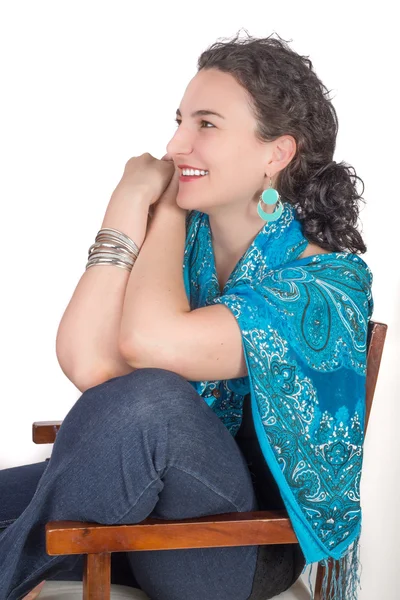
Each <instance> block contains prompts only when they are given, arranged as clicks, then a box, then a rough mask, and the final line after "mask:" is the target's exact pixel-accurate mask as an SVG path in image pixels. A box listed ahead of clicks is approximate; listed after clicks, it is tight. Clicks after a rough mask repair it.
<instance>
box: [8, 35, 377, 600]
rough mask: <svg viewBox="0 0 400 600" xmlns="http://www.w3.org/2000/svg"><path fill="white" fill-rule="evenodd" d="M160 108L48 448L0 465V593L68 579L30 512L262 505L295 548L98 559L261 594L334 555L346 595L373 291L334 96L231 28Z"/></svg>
mask: <svg viewBox="0 0 400 600" xmlns="http://www.w3.org/2000/svg"><path fill="white" fill-rule="evenodd" d="M203 117H207V120H204V118H203ZM177 122H178V128H177V131H176V133H175V135H174V136H173V138H172V139H171V140H170V142H169V143H168V146H167V155H166V156H165V157H163V159H162V160H161V161H159V160H156V159H154V158H153V157H152V156H151V155H150V154H148V153H145V154H143V155H141V156H140V157H134V158H132V159H130V160H129V161H128V162H127V164H126V167H125V171H124V175H123V177H122V179H121V181H120V182H119V184H118V186H117V187H116V189H115V191H114V193H113V195H112V197H111V200H110V203H109V205H108V207H107V212H106V215H105V218H104V220H103V224H102V230H101V231H100V232H99V234H98V236H97V237H96V243H95V244H94V245H92V246H91V247H90V249H89V260H88V263H87V265H86V272H85V274H84V275H83V276H82V278H81V280H80V281H79V284H78V286H77V288H76V290H75V292H74V295H73V297H72V299H71V301H70V304H69V305H68V307H67V310H66V311H65V314H64V316H63V319H62V321H61V323H60V327H59V332H58V335H57V357H58V360H59V362H60V365H61V367H62V369H63V371H64V372H65V374H66V375H67V376H68V377H69V378H70V379H71V381H73V382H74V383H75V385H76V386H77V387H78V388H79V389H80V390H81V391H82V392H83V393H82V396H81V397H80V398H79V399H78V401H77V402H76V404H75V405H74V406H73V407H72V409H71V410H70V412H69V413H68V414H67V416H66V418H65V419H64V421H63V424H62V427H61V428H60V430H59V433H58V435H57V439H56V441H55V444H54V447H53V452H52V455H51V458H50V460H49V461H48V462H47V461H45V462H43V463H38V464H35V465H25V466H23V467H15V468H12V469H6V470H4V471H2V472H0V489H1V493H2V496H3V498H5V501H4V500H3V508H2V509H0V510H1V511H2V512H0V522H1V521H2V522H3V525H5V526H7V525H8V526H7V527H5V530H4V532H3V534H2V535H1V536H0V563H1V565H2V568H1V572H0V590H1V591H0V600H5V599H7V600H18V598H21V597H23V595H24V594H26V593H27V592H28V591H29V590H31V589H32V588H33V587H34V586H35V585H37V584H38V583H39V582H40V581H42V580H43V579H56V578H57V579H67V578H68V577H72V578H76V579H81V578H82V562H81V560H82V557H76V556H68V557H50V556H48V555H47V554H46V552H45V548H44V524H45V523H46V522H47V521H50V520H60V519H66V520H79V521H93V522H98V523H109V524H117V523H118V524H126V523H137V522H140V521H141V520H143V519H145V518H146V517H148V516H154V517H157V518H164V519H179V518H186V517H195V516H203V515H209V514H217V513H225V512H234V511H239V512H240V511H252V510H258V509H265V508H277V507H285V508H286V509H287V510H288V512H289V516H290V517H291V519H292V523H293V526H294V528H295V531H296V535H297V536H298V539H299V542H300V548H299V547H298V546H296V545H293V546H291V545H288V546H242V547H236V548H206V549H191V550H176V551H155V552H131V553H126V554H125V555H120V556H117V555H113V575H112V581H114V582H119V583H128V584H129V583H130V584H131V585H133V586H136V587H140V588H142V589H143V590H144V591H145V592H146V593H147V594H148V595H149V596H150V598H152V599H153V600H154V599H161V598H162V599H163V600H167V599H168V598H174V599H175V598H185V599H187V598H191V599H195V598H202V600H206V599H208V598H210V599H211V598H213V599H214V598H216V597H217V598H221V599H222V598H229V599H230V600H232V599H236V598H237V599H238V600H245V599H247V598H252V599H255V598H264V599H266V598H271V597H273V596H274V595H277V594H279V593H280V592H281V591H283V590H284V589H287V588H288V587H290V585H291V584H292V583H293V582H294V581H295V580H296V578H297V577H298V576H299V573H300V571H301V569H302V567H303V565H304V564H305V562H307V564H308V563H310V562H314V561H317V560H321V561H324V560H326V559H327V558H328V557H333V558H335V559H337V560H338V561H339V567H340V568H341V569H343V571H346V572H347V575H346V577H347V576H348V580H349V586H350V587H351V588H352V590H353V592H354V590H355V581H356V579H357V577H356V576H357V569H356V563H357V547H358V546H357V542H358V537H359V532H360V520H361V512H360V506H359V479H360V476H361V462H362V441H363V431H362V419H363V415H364V413H363V410H364V407H363V391H364V390H365V366H366V365H365V361H366V335H367V324H368V320H369V319H370V317H371V314H372V298H371V293H370V286H371V274H370V271H369V269H368V267H367V266H366V264H365V263H364V262H363V261H362V260H361V259H360V258H359V257H358V256H357V253H363V252H365V251H366V247H365V244H364V242H363V240H362V237H361V235H360V233H359V232H358V231H357V229H356V224H357V218H358V210H359V208H358V203H359V201H360V200H361V196H360V195H358V193H357V190H356V187H355V179H358V178H357V176H355V175H352V174H351V167H347V166H345V165H344V164H342V163H340V164H337V163H335V162H334V161H333V153H334V149H335V143H336V135H337V127H338V124H337V118H336V113H335V110H334V108H333V106H332V104H331V102H330V100H329V99H328V97H327V91H326V88H325V86H323V84H322V83H321V81H320V80H319V79H318V77H317V75H316V74H315V72H314V71H313V68H312V63H311V61H309V60H308V58H306V57H302V56H299V55H298V54H296V53H295V52H294V51H293V50H291V49H290V48H289V46H288V45H287V44H286V43H285V42H283V41H282V40H281V39H279V40H277V39H273V38H272V37H269V38H266V39H254V38H251V37H249V39H247V40H239V39H238V37H236V38H234V39H233V40H231V41H227V42H218V43H216V44H214V45H212V46H211V47H210V48H209V49H208V50H206V51H205V52H203V54H202V55H201V56H200V58H199V61H198V72H197V74H196V75H195V77H194V78H193V79H192V80H191V81H190V83H189V85H188V87H187V89H186V91H185V94H184V96H183V99H182V101H181V105H180V108H179V109H178V111H177ZM192 168H194V169H195V170H191V169H192ZM187 169H189V170H187ZM148 216H150V217H151V220H150V221H149V220H148ZM144 242H145V243H144ZM182 264H183V272H182ZM116 266H117V267H120V268H115V267H116ZM133 266H134V268H133ZM93 267H96V268H93ZM127 271H128V272H129V275H128V274H127ZM224 305H225V306H224ZM227 308H228V309H229V310H226V309H227ZM243 415H245V416H244V418H243ZM21 482H23V486H24V487H22V483H21ZM18 490H19V492H20V495H19V499H18V507H17V508H15V505H14V506H13V503H14V502H15V500H14V494H15V493H17V491H18ZM349 561H353V562H352V563H351V564H350V562H349ZM124 565H125V571H124V569H123V567H124ZM123 571H124V572H123ZM349 575H352V577H350V576H349ZM325 583H326V582H325ZM325 592H328V590H327V589H326V585H325ZM337 594H338V595H337V596H335V598H336V597H337V598H342V596H341V595H340V593H339V592H337ZM344 597H345V596H344V595H343V598H344Z"/></svg>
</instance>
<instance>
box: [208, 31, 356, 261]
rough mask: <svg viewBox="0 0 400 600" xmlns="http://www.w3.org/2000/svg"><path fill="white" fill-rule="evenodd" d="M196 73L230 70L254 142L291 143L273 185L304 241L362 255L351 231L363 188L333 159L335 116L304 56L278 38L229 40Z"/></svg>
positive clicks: (217, 45) (210, 50) (211, 51)
mask: <svg viewBox="0 0 400 600" xmlns="http://www.w3.org/2000/svg"><path fill="white" fill-rule="evenodd" d="M246 33H247V32H246ZM278 37H279V36H278ZM197 68H198V71H200V70H201V69H219V70H220V71H223V72H226V73H230V74H231V75H232V76H233V77H235V79H236V80H237V81H238V83H240V85H242V86H243V87H244V88H245V89H246V90H247V92H248V94H249V98H250V103H251V107H252V109H253V112H254V116H255V119H256V121H257V129H256V136H257V137H258V139H259V140H260V141H262V142H270V141H274V140H276V139H277V138H278V137H280V136H282V135H292V136H293V137H294V139H295V140H296V154H295V155H294V157H293V158H292V160H291V161H290V163H289V164H288V165H287V166H286V167H285V168H284V169H283V170H282V171H280V172H279V174H278V176H277V181H276V184H275V187H276V189H277V190H278V192H279V194H280V195H281V197H282V199H283V200H285V201H287V202H290V203H291V204H292V205H293V206H294V207H295V208H296V212H297V215H298V219H299V220H300V221H301V223H302V226H303V233H304V235H305V237H306V238H307V239H308V240H309V241H310V242H313V243H316V244H318V245H319V246H321V247H322V248H325V249H326V250H330V251H332V252H343V251H349V252H353V253H357V252H359V253H364V252H366V250H367V248H366V245H365V243H364V241H363V239H362V237H361V234H360V233H359V231H358V230H357V221H358V215H359V202H360V201H364V200H363V198H362V197H361V194H362V193H363V192H364V183H363V181H362V179H361V178H360V177H358V175H356V173H355V170H354V168H353V167H351V166H350V165H346V164H345V163H344V162H343V161H342V162H340V163H336V162H335V161H333V153H334V150H335V146H336V136H337V132H338V119H337V114H336V111H335V109H334V107H333V105H332V103H331V100H330V99H329V98H328V94H329V92H328V90H327V88H326V87H325V86H324V84H323V83H322V82H321V81H320V79H319V78H318V77H317V75H316V73H315V71H314V70H313V65H312V62H311V61H310V60H309V58H308V57H306V56H300V55H299V54H297V53H296V52H294V51H293V50H292V49H291V48H290V47H289V46H288V45H287V43H286V42H285V41H283V40H282V39H281V38H279V40H277V39H273V38H272V37H271V36H270V37H267V38H253V37H252V36H248V38H247V39H239V36H238V35H236V36H235V37H234V38H233V39H232V40H228V41H226V42H216V43H214V44H212V45H211V46H210V47H209V48H208V49H207V50H205V51H204V52H203V53H202V54H201V55H200V57H199V59H198V63H197ZM352 171H353V172H352ZM357 180H359V181H361V183H362V192H361V194H358V192H357V188H356V183H357Z"/></svg>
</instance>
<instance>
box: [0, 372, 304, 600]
mask: <svg viewBox="0 0 400 600" xmlns="http://www.w3.org/2000/svg"><path fill="white" fill-rule="evenodd" d="M253 510H260V507H259V503H258V501H257V498H256V495H255V492H254V488H253V484H252V478H251V475H250V472H249V469H248V465H247V463H246V460H245V458H244V455H243V453H242V451H241V450H240V447H239V446H238V444H237V443H236V441H235V438H233V437H232V435H231V434H230V433H229V431H228V429H227V428H226V427H225V426H224V424H223V423H222V421H221V420H220V419H219V418H218V417H217V415H216V414H215V413H214V412H213V411H212V409H211V408H210V407H209V406H208V405H207V404H206V402H205V401H204V400H203V399H202V398H201V397H200V396H199V395H198V394H197V392H196V391H195V389H194V388H193V387H192V386H191V385H190V384H189V383H188V382H187V381H186V380H185V379H184V378H183V377H181V376H180V375H178V374H176V373H174V372H171V371H166V370H164V369H155V368H149V369H138V370H136V371H134V372H132V373H130V374H128V375H123V376H120V377H115V378H113V379H109V380H108V381H105V382H104V383H102V384H100V385H97V386H95V387H92V388H90V389H87V390H86V391H85V392H84V393H83V394H82V395H81V396H80V398H79V399H78V400H77V402H76V403H75V404H74V405H73V407H72V408H71V410H70V411H69V412H68V414H67V415H66V417H65V418H64V420H63V422H62V425H61V427H60V430H59V432H58V434H57V437H56V440H55V443H54V446H53V450H52V453H51V457H50V459H47V460H46V461H44V462H40V463H35V464H31V465H23V466H20V467H13V468H9V469H4V470H1V471H0V600H20V599H21V598H23V597H24V595H26V594H27V593H28V592H29V591H31V590H32V589H33V588H34V587H35V586H36V585H37V584H38V583H40V582H41V581H43V580H44V579H46V580H49V579H60V580H67V579H73V580H78V581H81V580H82V566H83V555H64V556H49V555H48V554H47V553H46V549H45V524H46V523H47V522H48V521H57V520H73V521H89V522H94V523H101V524H110V525H111V524H132V523H139V522H141V521H143V520H144V519H146V518H147V517H155V518H158V519H167V520H174V519H184V518H190V517H200V516H205V515H212V514H220V513H229V512H243V511H253ZM259 548H264V549H267V548H268V549H269V550H270V551H272V550H273V549H274V547H273V546H269V547H264V546H238V547H229V548H195V549H183V550H154V551H135V552H126V553H113V554H112V555H111V557H112V575H111V581H112V582H113V583H121V584H125V585H132V587H137V588H140V589H142V590H144V591H145V592H146V593H147V594H148V596H149V597H150V598H151V599H152V600H188V598H190V600H197V599H198V600H200V599H201V600H215V598H218V599H219V600H225V599H226V600H228V599H229V600H247V599H248V598H249V597H253V595H251V593H252V587H253V581H254V580H255V574H256V565H257V556H258V549H259ZM275 548H277V549H278V547H275ZM287 556H288V557H289V555H287ZM270 560H271V569H273V568H274V564H273V554H271V558H270ZM287 560H288V561H289V562H290V561H292V556H290V557H289V558H288V559H287ZM277 562H279V567H280V568H281V569H282V571H285V572H287V571H288V568H289V570H290V569H291V571H290V573H291V574H292V572H293V561H292V562H290V565H289V563H288V564H284V561H283V562H282V557H281V555H279V556H278V558H277ZM288 565H289V566H288ZM275 566H276V565H275ZM297 576H298V574H297ZM295 578H297V577H290V578H289V580H286V582H285V584H284V586H282V585H280V586H279V585H278V586H277V589H276V590H272V591H271V594H272V595H274V593H276V594H277V593H280V592H281V591H282V590H283V589H286V588H287V587H288V586H289V585H290V584H291V583H292V580H294V579H295ZM278 579H279V578H278ZM272 595H270V596H266V595H264V596H263V597H264V598H267V597H272Z"/></svg>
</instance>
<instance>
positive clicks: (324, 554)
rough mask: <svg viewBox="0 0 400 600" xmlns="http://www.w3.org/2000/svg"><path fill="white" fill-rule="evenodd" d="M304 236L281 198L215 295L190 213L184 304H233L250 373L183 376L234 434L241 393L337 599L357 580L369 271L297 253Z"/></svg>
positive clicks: (203, 237)
mask: <svg viewBox="0 0 400 600" xmlns="http://www.w3.org/2000/svg"><path fill="white" fill-rule="evenodd" d="M307 244H308V241H307V239H306V238H305V237H304V235H303V233H302V227H301V224H300V222H299V221H298V220H297V219H296V212H295V209H294V208H293V207H292V206H291V205H290V204H289V203H287V202H285V203H284V210H283V213H282V215H281V217H280V218H279V219H278V220H277V221H275V222H270V223H266V224H265V226H264V227H263V228H262V229H261V230H260V231H259V233H258V234H257V236H256V237H255V239H254V240H253V242H252V243H251V245H250V246H249V248H248V249H247V251H246V252H245V254H244V255H243V256H242V258H241V259H240V260H239V262H238V263H237V265H236V267H235V268H234V270H233V272H232V273H231V275H230V278H229V279H228V281H227V283H226V285H225V287H224V289H223V292H222V294H221V292H220V289H219V284H218V279H217V273H216V268H215V261H214V253H213V247H212V238H211V229H210V224H209V218H208V215H207V214H205V213H202V212H199V211H196V210H193V211H190V212H188V214H187V217H186V246H185V254H184V264H183V276H184V284H185V289H186V294H187V297H188V301H189V304H190V308H191V310H194V309H196V308H200V307H203V306H207V305H212V304H225V305H226V306H227V307H228V308H229V309H230V310H231V312H232V313H233V315H234V316H235V318H236V320H237V322H238V325H239V327H240V329H241V333H242V343H243V350H244V354H245V359H246V364H247V370H248V375H247V376H246V377H243V378H238V379H231V380H226V381H193V382H192V381H191V382H190V383H191V384H192V385H193V387H194V388H195V389H196V390H197V392H198V393H199V394H200V395H201V396H202V397H203V398H204V400H205V401H206V402H207V404H208V405H209V406H210V407H211V408H212V409H213V410H214V411H215V412H216V414H217V415H218V416H219V418H220V419H221V420H222V421H223V422H224V424H225V425H226V427H227V428H228V429H229V431H230V432H231V434H232V435H233V436H235V435H236V433H237V431H238V429H239V427H240V423H241V418H242V410H243V400H244V397H245V396H246V394H248V393H250V395H251V407H252V416H253V420H254V426H255V431H256V434H257V437H258V441H259V444H260V448H261V451H262V453H263V456H264V458H265V461H266V463H267V464H268V467H269V469H270V470H271V472H272V475H273V476H274V479H275V480H276V482H277V484H278V486H279V489H280V493H281V495H282V498H283V501H284V503H285V507H286V510H287V512H288V514H289V517H290V520H291V523H292V526H293V528H294V531H295V533H296V536H297V538H298V541H299V543H300V546H301V549H302V551H303V554H304V556H305V559H306V564H310V563H314V562H319V561H321V562H322V564H324V565H325V566H326V565H327V559H328V558H330V557H331V558H333V559H336V560H338V561H339V583H337V581H336V578H334V577H332V583H331V586H332V587H331V590H330V594H329V597H331V593H333V594H334V598H335V600H336V599H338V600H342V599H346V598H348V597H351V598H353V597H356V595H357V592H356V587H357V585H358V583H359V577H358V574H357V571H358V541H359V536H360V528H361V507H360V479H361V468H362V458H363V440H364V418H365V392H366V351H367V329H368V321H369V320H370V318H371V315H372V310H373V300H372V296H371V284H372V275H371V272H370V270H369V268H368V266H367V265H366V263H365V262H364V261H363V260H362V259H361V258H360V257H359V256H358V255H356V254H350V253H339V252H333V253H329V254H319V255H314V256H309V257H307V258H303V259H298V256H300V255H301V254H302V252H303V251H304V250H305V248H306V246H307ZM325 580H327V577H325ZM344 584H345V585H344ZM326 586H327V581H324V588H323V593H325V594H326V593H327V591H328V590H327V589H326ZM344 587H346V588H347V587H349V593H350V596H347V595H345V593H346V592H344V591H343V589H344Z"/></svg>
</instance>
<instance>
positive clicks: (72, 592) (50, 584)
mask: <svg viewBox="0 0 400 600" xmlns="http://www.w3.org/2000/svg"><path fill="white" fill-rule="evenodd" d="M82 586H83V584H82V582H81V581H46V583H45V584H44V586H43V587H42V589H41V591H40V594H39V596H38V600H82V595H83V590H82ZM309 598H310V593H309V590H308V588H307V586H306V585H305V584H304V583H303V581H302V580H301V579H300V578H299V579H298V580H297V581H296V583H294V584H293V585H292V587H291V588H290V589H288V590H286V592H282V594H279V596H276V600H309ZM111 600H150V598H149V596H147V594H145V593H144V592H143V591H142V590H138V589H137V588H133V587H129V586H126V585H117V584H115V583H113V584H112V585H111Z"/></svg>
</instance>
